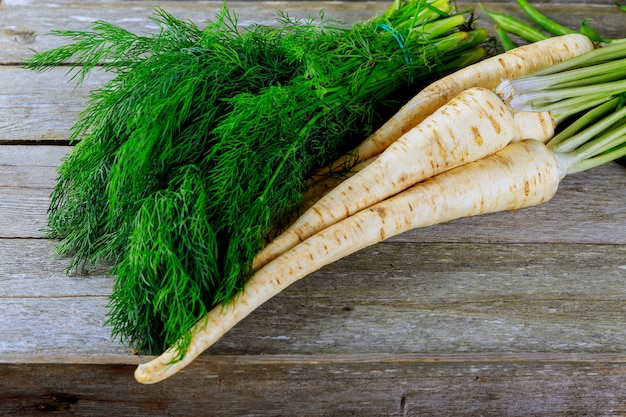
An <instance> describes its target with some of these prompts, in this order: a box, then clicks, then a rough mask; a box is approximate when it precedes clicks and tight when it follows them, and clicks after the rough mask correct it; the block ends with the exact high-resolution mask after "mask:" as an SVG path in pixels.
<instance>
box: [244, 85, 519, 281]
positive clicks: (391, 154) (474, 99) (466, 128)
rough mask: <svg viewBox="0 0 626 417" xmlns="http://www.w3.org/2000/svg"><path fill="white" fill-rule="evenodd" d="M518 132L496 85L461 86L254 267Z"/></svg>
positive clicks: (296, 224)
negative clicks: (449, 98)
mask: <svg viewBox="0 0 626 417" xmlns="http://www.w3.org/2000/svg"><path fill="white" fill-rule="evenodd" d="M519 134H520V133H519V129H518V127H517V126H516V125H515V119H514V116H513V113H512V112H511V111H510V109H509V108H508V107H507V105H506V104H504V102H503V101H502V100H501V99H500V98H499V97H498V95H497V94H495V93H494V92H493V91H491V90H487V89H484V88H479V87H476V88H470V89H468V90H465V91H463V92H461V93H460V94H459V95H457V96H456V97H455V98H454V99H452V100H451V101H450V102H448V103H447V104H446V105H444V106H442V107H440V108H439V109H438V110H437V111H436V112H435V113H433V114H432V115H431V116H429V117H428V118H426V119H425V120H424V121H423V122H422V123H420V124H419V125H417V126H415V127H414V128H413V129H411V130H410V131H409V132H407V133H406V134H405V135H403V136H402V137H401V138H400V139H398V140H397V141H395V142H394V143H393V144H392V145H390V146H389V148H387V150H385V152H383V153H382V154H380V155H379V156H378V157H376V160H375V161H373V162H372V163H371V164H369V165H368V166H367V167H365V168H364V169H362V170H361V171H359V172H358V173H357V174H355V175H354V176H352V177H350V178H348V179H346V180H345V181H343V182H342V183H340V184H339V185H337V186H336V188H335V189H333V190H332V191H331V192H329V193H328V194H326V195H325V196H323V197H322V198H321V199H320V200H319V201H317V203H315V204H314V205H313V206H311V207H310V208H309V209H307V210H306V211H304V212H303V213H302V214H301V215H300V217H299V218H298V219H296V221H295V222H294V223H293V224H292V225H291V226H290V227H289V228H288V229H287V230H285V231H284V232H282V233H281V234H280V235H278V236H276V237H275V238H274V239H273V240H272V241H271V242H270V243H268V244H267V245H266V246H265V247H264V248H263V249H262V250H261V251H260V252H259V253H258V254H257V256H255V258H254V261H253V265H252V268H253V270H258V269H259V268H261V267H262V266H263V265H265V264H267V263H268V262H270V261H271V260H272V259H274V258H276V257H278V256H280V255H281V254H282V253H284V252H285V251H287V250H289V249H290V248H292V247H294V246H295V245H297V244H298V243H300V242H301V241H303V240H305V239H307V238H308V237H309V236H312V235H313V234H315V233H317V232H318V231H320V230H322V229H324V228H325V227H328V226H329V225H331V224H334V223H336V222H338V221H341V220H343V219H345V218H346V217H348V216H350V215H352V214H354V213H356V212H358V211H360V210H363V209H364V208H367V207H369V206H371V205H373V204H375V203H377V202H379V201H382V200H384V199H385V198H388V197H390V196H392V195H394V194H397V193H398V192H401V191H402V190H405V189H406V188H408V187H410V186H412V185H413V184H416V183H417V182H419V181H422V180H424V179H426V178H430V177H432V176H433V175H437V174H439V173H441V172H444V171H447V170H449V169H451V168H454V167H457V166H460V165H463V164H466V163H467V162H471V161H475V160H477V159H480V158H483V157H485V156H487V155H490V154H492V153H494V152H496V151H497V150H499V149H502V148H503V147H504V146H506V145H507V144H508V143H509V142H511V141H512V140H515V139H517V138H518V136H519Z"/></svg>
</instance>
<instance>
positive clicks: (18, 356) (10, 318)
mask: <svg viewBox="0 0 626 417" xmlns="http://www.w3.org/2000/svg"><path fill="white" fill-rule="evenodd" d="M487 3H490V4H489V7H490V8H493V9H494V10H503V11H507V12H512V13H514V10H515V7H514V6H513V5H511V4H505V3H497V2H496V3H491V2H487ZM537 3H541V10H543V11H544V12H545V13H546V14H549V15H551V16H553V17H558V18H559V19H560V21H561V22H563V21H565V22H566V23H567V24H569V25H570V26H571V27H576V25H578V23H579V22H580V20H581V19H582V18H583V17H593V19H594V20H593V21H592V22H591V23H592V24H593V25H594V27H597V28H598V29H601V30H602V31H603V33H606V35H607V36H626V17H625V16H626V15H625V14H623V13H622V14H619V13H617V12H616V9H615V7H614V6H613V2H612V1H608V0H607V1H595V2H593V3H594V5H593V6H583V5H584V4H586V3H590V2H576V3H575V5H572V4H569V5H568V4H556V2H537ZM551 3H554V4H551ZM220 5H221V2H195V1H170V2H155V1H124V2H120V1H114V0H106V1H101V2H94V1H70V0H57V1H53V2H45V5H44V4H42V3H41V2H39V1H36V0H1V1H0V415H2V416H31V415H40V414H41V413H42V412H46V411H47V412H51V413H52V415H81V416H84V415H88V416H91V415H93V416H100V415H116V416H139V415H150V416H166V415H168V416H171V415H174V416H190V415H206V416H229V415H232V416H243V415H257V416H265V415H267V416H269V415H283V416H295V415H302V416H348V415H356V416H387V415H389V416H446V415H454V416H465V415H467V416H504V415H507V416H546V415H558V416H578V415H580V416H589V415H593V416H596V415H597V416H608V415H615V416H618V415H624V414H626V406H625V405H624V404H626V389H625V388H623V387H624V386H625V384H626V364H625V361H626V347H625V346H626V326H625V324H626V304H625V300H626V235H625V234H624V233H623V231H624V230H625V228H626V210H625V209H624V204H623V202H624V197H626V191H625V190H626V168H624V167H622V166H619V165H617V164H610V165H607V166H604V167H601V168H598V169H596V170H592V171H589V172H585V173H580V174H576V175H572V176H569V177H567V178H565V180H564V181H563V183H562V185H561V188H560V190H559V192H558V194H557V196H556V197H555V198H554V199H553V200H552V201H550V202H548V203H546V204H544V205H542V206H538V207H533V208H529V209H523V210H519V211H516V212H509V213H497V214H493V215H486V216H481V217H475V218H470V219H461V220H457V221H454V222H451V223H449V224H444V225H438V226H433V227H430V228H426V229H422V230H416V231H411V232H408V233H405V234H403V235H400V236H398V237H395V238H393V239H390V240H388V241H386V242H384V243H381V244H378V245H376V246H373V247H371V248H368V249H365V250H363V251H361V252H358V253H356V254H354V255H352V256H350V257H347V258H345V259H342V260H340V261H338V262H336V263H334V264H332V265H329V266H327V267H325V268H323V269H322V270H320V271H318V272H316V273H314V274H312V275H311V276H309V277H307V278H306V279H304V280H302V281H300V282H298V283H296V284H295V285H293V286H292V287H290V288H288V289H287V290H286V291H285V292H283V293H282V294H280V295H279V296H277V297H275V298H274V299H272V300H270V301H269V302H268V303H266V304H265V305H263V306H262V307H261V308H260V309H259V310H257V311H256V312H255V313H254V314H252V315H251V316H250V317H248V318H247V319H245V320H244V321H243V322H242V323H240V325H238V326H237V327H235V329H233V330H232V331H231V332H230V333H228V334H227V335H226V336H225V337H224V338H223V339H222V340H221V341H220V342H218V343H217V344H216V345H214V346H213V347H212V348H211V349H210V350H209V351H208V352H207V354H205V355H203V356H202V357H201V358H199V359H198V360H197V361H196V362H194V363H193V364H192V365H190V366H189V367H188V368H186V369H185V370H184V371H182V372H181V373H180V374H178V375H176V376H174V377H172V378H171V379H170V380H168V381H165V382H163V383H161V384H158V385H154V386H142V385H139V384H137V383H136V382H135V381H134V379H133V377H132V372H133V370H134V367H135V365H136V364H138V363H141V362H143V361H145V360H146V359H147V358H144V357H139V356H135V355H133V352H132V351H131V350H130V348H128V347H127V346H124V345H123V344H121V343H119V342H118V341H116V340H112V338H111V335H110V328H108V327H107V326H106V325H105V321H106V314H107V307H106V306H107V302H108V296H109V294H110V291H111V288H112V285H113V278H112V277H108V276H107V275H106V270H105V268H102V269H100V270H97V271H95V272H93V273H91V274H90V275H86V276H82V275H76V276H75V275H72V276H68V275H66V273H65V269H66V265H67V260H66V259H62V258H58V257H57V256H55V255H54V247H55V242H53V241H50V240H46V239H43V236H44V235H43V232H42V228H43V227H45V221H46V209H47V204H48V202H49V193H50V191H51V189H52V187H53V185H54V182H55V177H56V173H55V170H56V167H58V165H59V163H60V161H61V159H62V158H63V157H64V156H65V155H67V154H68V152H70V151H71V147H70V146H68V137H69V130H70V128H71V126H72V124H73V121H74V120H75V119H74V118H75V117H76V116H77V114H78V112H80V110H81V109H82V108H83V106H84V104H85V101H86V96H87V94H88V92H89V90H90V89H93V88H97V87H98V86H99V85H101V84H102V83H103V82H104V81H105V80H106V79H108V77H109V76H108V75H107V74H103V73H96V74H95V75H94V76H92V77H91V78H90V79H88V80H87V81H86V83H85V85H84V86H83V87H82V88H80V89H77V90H75V89H74V88H73V86H72V85H71V84H69V83H68V82H67V77H66V76H65V69H58V70H54V71H50V72H46V73H44V74H35V73H32V72H30V71H27V70H25V69H23V68H21V67H20V64H21V63H22V62H23V60H24V59H25V58H26V57H28V56H30V55H29V54H31V53H32V51H31V48H34V49H38V50H43V49H47V48H50V47H54V46H57V45H59V40H58V39H56V38H55V37H51V36H46V35H45V34H46V33H48V32H49V31H50V30H51V29H58V28H74V29H84V28H85V27H87V25H88V24H89V23H90V22H91V21H93V20H95V19H104V20H107V21H111V22H113V23H118V24H120V25H124V26H126V27H128V28H129V29H131V30H136V31H150V30H154V27H153V25H152V24H151V22H150V20H149V19H148V16H149V15H150V12H151V10H152V8H153V7H155V6H162V7H164V8H166V9H167V10H168V11H171V12H172V13H174V14H175V15H177V16H179V17H184V18H189V19H193V20H196V21H201V20H203V19H205V18H210V17H211V16H212V15H213V14H214V13H215V12H216V11H217V10H218V9H219V7H220ZM232 6H233V8H235V10H237V11H238V13H239V14H240V16H241V18H242V22H244V23H245V22H251V21H255V22H259V23H271V21H272V20H273V18H274V16H275V10H276V9H278V8H282V9H286V10H289V11H290V12H292V13H295V14H300V15H302V16H305V15H306V14H307V13H309V12H314V11H316V10H318V9H319V8H320V7H323V8H324V9H325V10H326V13H327V15H329V16H336V17H338V18H340V19H342V20H345V21H351V20H355V19H362V18H366V17H368V16H370V15H371V14H372V13H374V12H376V11H382V10H384V8H385V7H386V6H387V4H386V3H381V2H377V3H365V2H347V3H343V2H332V3H321V2H282V3H281V2H234V3H232Z"/></svg>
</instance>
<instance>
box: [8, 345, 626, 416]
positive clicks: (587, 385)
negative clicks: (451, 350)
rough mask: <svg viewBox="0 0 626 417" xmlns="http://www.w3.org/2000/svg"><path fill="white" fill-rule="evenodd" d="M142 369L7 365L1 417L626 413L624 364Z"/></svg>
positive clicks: (278, 360) (535, 359) (415, 359)
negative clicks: (151, 381) (167, 374)
mask: <svg viewBox="0 0 626 417" xmlns="http://www.w3.org/2000/svg"><path fill="white" fill-rule="evenodd" d="M132 368H133V367H132V366H128V365H109V366H102V365H91V364H87V365H80V364H27V365H12V364H4V365H0V376H7V375H11V378H10V379H8V378H0V413H1V414H2V415H9V416H22V417H29V416H38V415H41V413H42V412H44V411H48V412H51V413H53V415H55V414H59V415H81V416H104V415H111V414H110V413H111V410H115V415H116V416H138V415H149V416H151V417H160V416H190V415H202V416H207V417H211V416H216V417H217V416H319V417H322V416H324V417H332V416H336V417H344V416H364V415H371V416H377V417H383V416H398V417H404V416H429V417H438V416H442V417H443V416H451V415H452V416H485V417H487V416H493V417H501V416H520V417H529V416H531V417H532V416H537V417H539V416H541V417H545V416H569V417H576V416H581V417H582V416H611V415H615V416H619V415H623V414H624V413H625V412H626V406H625V398H624V394H623V393H622V392H620V391H619V390H618V389H616V387H620V386H623V385H624V383H625V382H626V366H625V362H624V358H615V357H613V356H606V355H590V356H586V357H580V356H577V355H545V354H536V355H531V356H524V357H518V356H511V355H507V356H498V355H489V356H484V355H463V356H449V355H444V356H436V355H432V356H431V355H419V354H412V355H401V356H398V355H375V356H371V355H365V356H349V357H346V356H341V357H334V356H327V355H316V356H315V357H307V356H264V357H259V356H254V357H247V356H224V357H220V356H217V357H210V358H201V359H199V360H198V361H196V362H195V363H193V364H192V365H190V367H189V368H188V370H187V375H186V376H181V375H175V376H174V377H172V379H170V380H168V381H166V382H164V383H163V384H160V385H151V386H140V385H138V384H136V383H135V382H134V381H133V380H132V378H131V377H130V375H131V373H132ZM186 378H189V379H188V380H187V379H186ZM33 380H36V381H37V383H36V384H32V382H33ZM102 381H107V383H108V384H107V385H106V389H101V387H102ZM191 381H193V383H190V382H191ZM548 411H549V412H548Z"/></svg>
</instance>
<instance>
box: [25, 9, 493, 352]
mask: <svg viewBox="0 0 626 417" xmlns="http://www.w3.org/2000/svg"><path fill="white" fill-rule="evenodd" d="M451 11H452V7H451V5H450V3H449V2H448V1H447V0H434V1H423V0H409V1H407V2H405V3H400V2H399V1H397V2H396V3H394V5H393V6H392V7H390V9H389V10H388V11H387V12H386V13H384V14H382V15H381V16H377V17H374V18H372V19H370V20H368V21H366V22H361V23H357V24H355V25H353V26H352V27H350V28H347V27H345V25H343V24H341V23H339V22H335V21H332V20H328V19H326V18H325V17H324V15H323V13H320V15H319V16H318V17H317V18H315V19H306V20H299V19H295V20H294V19H291V18H290V17H289V16H287V15H286V14H285V13H280V12H279V18H278V19H277V25H276V26H272V27H269V26H261V25H252V26H249V27H247V28H244V29H242V28H240V27H238V24H237V18H236V15H234V14H233V13H232V12H231V11H230V10H228V8H226V7H223V9H222V10H221V12H220V13H219V14H218V15H217V16H216V18H215V19H214V20H212V21H207V22H206V26H205V27H204V28H202V29H201V28H199V27H198V26H196V25H195V24H193V23H190V22H183V21H181V20H178V19H176V18H175V17H174V16H172V15H170V14H168V13H167V12H165V11H163V10H157V11H156V12H155V15H154V16H153V20H154V22H156V23H157V24H158V26H159V28H160V31H159V32H158V33H156V34H154V35H150V36H138V35H135V34H132V33H130V32H128V31H126V30H124V29H122V28H120V27H117V26H115V25H112V24H108V23H106V22H102V21H98V22H95V23H94V24H93V25H92V30H91V31H56V32H55V33H56V34H57V35H59V36H63V37H66V38H68V39H70V40H71V41H72V43H70V44H69V45H66V46H62V47H59V48H56V49H52V50H49V51H45V52H41V53H38V54H36V55H35V56H34V57H33V58H32V59H31V60H30V61H29V62H28V65H27V66H28V67H29V68H31V69H34V70H39V71H41V70H44V69H49V68H52V67H55V66H59V65H62V64H65V63H67V62H70V63H71V64H70V65H71V70H73V71H74V77H75V79H76V80H77V82H78V83H80V82H81V81H82V80H83V79H84V77H85V76H87V75H88V73H89V72H90V71H92V70H94V69H96V68H102V69H103V70H105V71H110V72H112V73H114V74H115V77H114V78H113V79H112V80H111V81H109V82H108V83H106V84H105V85H104V86H103V87H102V88H100V89H98V90H95V91H93V92H92V93H91V96H90V101H89V103H88V106H87V108H86V109H85V110H84V111H83V112H82V113H81V115H80V118H79V120H78V121H77V123H76V124H75V125H74V127H73V130H72V132H71V140H72V141H73V142H76V143H77V144H76V146H75V148H74V150H73V152H72V153H71V154H70V155H69V156H68V158H67V159H66V160H65V161H64V162H63V163H62V165H61V166H60V168H59V177H58V181H57V184H56V186H55V188H54V190H53V192H52V196H51V197H52V198H51V204H50V207H49V216H48V225H47V236H48V237H49V238H54V239H59V240H60V243H59V245H58V247H57V250H58V252H59V253H60V254H63V255H70V254H71V255H72V257H71V262H70V266H69V269H70V270H73V269H75V268H89V267H91V266H92V265H95V264H96V263H98V262H100V261H106V262H110V265H112V268H111V274H112V275H114V276H115V279H116V281H115V285H114V290H113V294H112V296H111V299H110V304H109V307H110V313H109V318H108V322H109V323H110V324H111V325H112V327H113V332H114V334H115V335H116V336H118V337H120V339H121V340H122V341H123V342H125V343H128V344H130V345H132V346H133V347H135V348H136V349H137V350H139V351H141V352H145V353H153V354H156V353H161V352H162V351H163V350H164V349H166V348H167V347H169V346H171V345H172V344H175V343H176V341H178V340H181V337H182V336H183V335H184V334H185V333H186V331H187V329H189V328H190V327H191V326H192V325H193V324H194V323H195V322H196V321H197V320H198V319H199V318H200V317H202V316H203V315H204V314H205V313H206V312H207V311H208V310H209V309H211V308H212V307H213V306H215V305H216V304H218V303H220V302H228V301H229V300H230V299H231V298H232V297H233V296H234V295H235V294H236V293H237V291H239V290H240V289H241V287H242V286H243V285H244V283H245V278H246V277H247V276H249V275H250V273H251V271H250V265H251V261H252V258H253V257H254V255H255V254H256V253H257V252H258V251H259V250H260V248H261V247H262V246H263V245H264V243H265V242H266V239H267V237H268V236H269V235H270V234H271V233H272V232H273V230H274V229H276V228H277V227H280V225H281V222H282V220H283V219H285V218H286V217H288V215H289V214H290V213H292V212H293V211H294V210H295V209H296V208H297V203H298V201H299V199H300V197H301V193H302V192H303V191H304V190H305V189H306V185H307V178H308V176H309V175H310V173H311V172H313V171H315V170H316V169H318V168H320V167H322V166H325V165H326V164H330V163H331V162H332V161H334V160H335V159H336V158H337V157H338V156H339V155H340V154H342V153H344V152H346V151H347V150H349V149H351V148H352V147H353V146H354V145H355V144H356V143H357V142H358V141H360V140H362V139H363V138H364V137H366V136H367V135H368V134H370V133H371V131H372V130H373V129H374V128H375V126H376V125H377V124H378V123H380V122H381V121H382V120H383V119H384V118H385V117H386V116H387V115H389V114H390V113H391V112H392V111H393V110H394V109H395V107H394V106H393V105H392V104H397V102H396V101H394V100H397V96H396V95H397V94H398V93H399V92H402V91H404V92H406V91H416V90H417V89H418V88H419V86H420V85H421V84H420V83H422V84H423V83H424V82H427V81H428V80H430V79H432V78H434V77H437V76H440V75H442V74H443V73H446V72H451V71H453V70H455V69H457V68H459V67H460V66H463V65H467V64H469V63H471V62H473V61H475V60H476V59H479V58H480V57H482V51H483V50H482V49H476V47H477V45H478V44H480V43H481V42H482V41H483V40H484V37H481V36H477V37H475V36H470V35H469V34H467V33H465V32H463V31H464V30H466V29H467V30H469V29H470V28H467V27H466V26H467V24H466V22H465V20H464V19H461V22H462V23H459V20H458V19H451V18H452V17H453V16H454V15H455V13H451ZM459 34H465V35H467V36H458V35H459ZM476 52H478V54H476ZM407 87H411V88H412V89H408V88H407ZM355 162H356V161H355ZM182 340H183V342H182V344H183V345H184V343H185V340H184V339H182ZM180 348H181V351H182V350H184V348H185V346H180Z"/></svg>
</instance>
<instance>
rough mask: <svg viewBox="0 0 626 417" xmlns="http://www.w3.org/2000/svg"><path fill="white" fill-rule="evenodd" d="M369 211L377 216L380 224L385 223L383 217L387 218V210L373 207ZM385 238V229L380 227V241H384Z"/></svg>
mask: <svg viewBox="0 0 626 417" xmlns="http://www.w3.org/2000/svg"><path fill="white" fill-rule="evenodd" d="M371 210H372V211H373V212H374V213H376V214H378V217H380V218H381V221H382V223H383V224H384V223H385V217H387V209H386V208H384V207H380V206H374V207H372V208H371ZM386 238H387V233H386V232H385V228H384V227H381V228H380V240H381V241H382V240H385V239H386Z"/></svg>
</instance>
